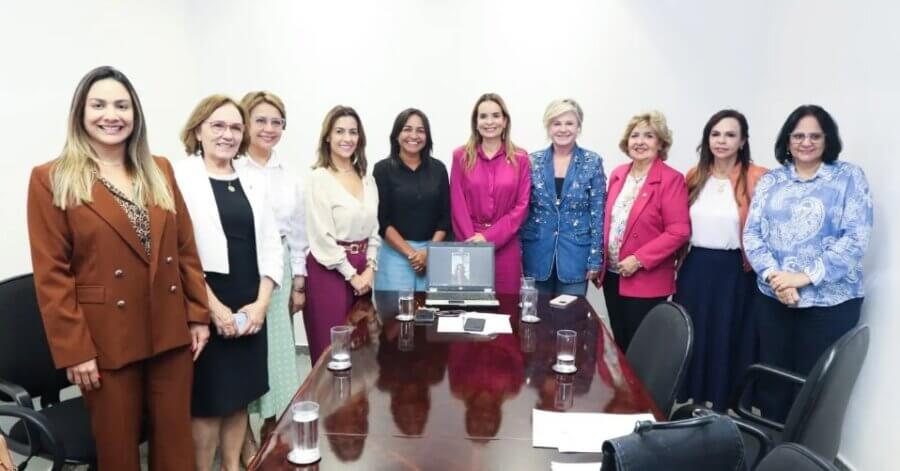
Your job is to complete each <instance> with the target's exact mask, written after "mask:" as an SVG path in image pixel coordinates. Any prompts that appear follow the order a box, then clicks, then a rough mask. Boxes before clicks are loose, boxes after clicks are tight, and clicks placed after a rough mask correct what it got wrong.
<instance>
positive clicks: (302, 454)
mask: <svg viewBox="0 0 900 471" xmlns="http://www.w3.org/2000/svg"><path fill="white" fill-rule="evenodd" d="M291 419H292V420H291V426H292V428H293V432H292V433H291V451H290V452H289V453H288V456H287V459H288V461H290V462H291V463H294V464H309V463H313V462H315V461H318V460H319V404H317V403H315V402H313V401H302V402H298V403H296V404H294V405H292V406H291Z"/></svg>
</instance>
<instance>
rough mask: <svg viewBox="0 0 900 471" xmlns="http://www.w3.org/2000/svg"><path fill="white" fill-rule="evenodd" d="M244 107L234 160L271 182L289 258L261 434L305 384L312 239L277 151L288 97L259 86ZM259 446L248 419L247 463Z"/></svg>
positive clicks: (273, 331) (271, 336) (261, 407)
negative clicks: (302, 355) (298, 319)
mask: <svg viewBox="0 0 900 471" xmlns="http://www.w3.org/2000/svg"><path fill="white" fill-rule="evenodd" d="M241 108H243V109H244V113H245V119H244V120H245V122H246V123H247V131H248V134H249V139H250V145H249V146H248V147H247V152H246V155H245V157H244V158H241V159H237V160H235V162H234V165H235V166H236V167H238V168H241V169H242V170H243V171H245V172H247V173H252V174H255V175H258V176H259V178H260V179H262V180H263V181H265V184H266V189H267V190H268V192H269V203H270V204H271V206H272V212H273V213H274V214H275V221H276V223H277V225H278V230H279V233H280V235H281V246H282V254H283V260H284V273H283V275H282V276H281V279H280V284H279V286H280V288H279V289H277V290H275V291H274V292H273V293H272V300H271V302H269V309H268V311H267V313H266V335H267V340H268V346H269V348H268V355H267V357H268V370H269V392H267V393H266V394H264V395H263V396H262V397H261V398H259V400H257V401H254V402H252V403H251V404H250V408H249V409H250V412H251V413H253V412H257V413H259V415H260V417H262V418H263V419H264V422H263V426H262V429H261V431H260V436H261V437H265V436H266V435H268V433H269V432H270V431H271V430H272V428H273V427H274V426H275V416H276V415H278V414H279V413H281V412H282V411H283V410H285V409H286V408H287V406H288V404H289V403H290V402H291V398H292V397H293V396H294V393H296V392H297V388H299V387H300V379H299V378H298V377H297V357H296V354H295V352H294V335H293V332H294V329H293V328H292V325H291V317H292V315H293V314H294V313H295V312H297V311H299V310H300V309H302V308H303V305H304V303H305V301H306V294H305V288H306V286H305V285H306V253H307V252H308V249H309V244H308V243H307V241H306V216H305V211H304V208H303V193H302V190H301V185H300V182H299V181H298V179H297V178H296V176H295V173H294V172H293V171H292V169H291V168H290V167H289V166H288V164H287V162H286V161H285V160H286V159H284V158H282V156H281V155H279V154H277V153H276V152H275V146H276V145H278V143H279V141H281V135H282V133H283V132H284V130H285V128H286V127H287V126H286V124H287V114H286V112H285V107H284V102H283V101H281V98H279V97H278V96H277V95H275V94H273V93H270V92H266V91H255V92H250V93H248V94H246V95H244V98H243V99H242V100H241ZM256 448H257V447H256V443H255V442H254V441H253V434H252V433H251V432H250V429H249V423H248V429H247V441H246V442H245V443H244V449H243V451H242V453H241V460H242V461H243V462H244V463H245V467H246V463H249V460H250V457H252V455H253V454H254V453H255V452H256Z"/></svg>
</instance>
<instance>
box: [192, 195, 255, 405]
mask: <svg viewBox="0 0 900 471" xmlns="http://www.w3.org/2000/svg"><path fill="white" fill-rule="evenodd" d="M210 182H211V184H212V188H213V194H214V195H215V198H216V205H217V206H218V209H219V218H220V220H221V221H222V228H223V229H224V231H225V237H226V239H227V241H228V274H222V273H212V272H206V283H207V284H208V285H209V287H210V289H212V292H213V293H214V294H215V295H216V297H217V298H219V301H221V302H222V304H224V305H226V306H228V308H229V309H231V311H232V312H237V311H238V310H239V309H240V308H242V307H244V306H246V305H247V304H250V303H252V302H253V301H255V300H256V296H257V293H258V290H259V281H260V276H259V268H258V266H257V261H256V236H255V232H254V225H253V224H254V221H253V210H252V209H251V207H250V203H249V201H247V197H246V195H245V194H244V191H243V189H242V188H241V186H240V182H239V181H238V180H232V181H230V182H227V181H221V180H213V179H210ZM229 185H230V186H231V187H232V188H234V191H231V190H229V189H228V188H229ZM267 354H268V352H267V345H266V329H265V328H263V329H262V330H260V331H259V333H257V334H254V335H247V336H243V337H237V338H231V339H226V338H223V337H220V336H219V335H218V334H217V333H216V329H215V326H213V325H210V338H209V343H208V344H207V345H206V349H205V350H204V351H203V353H201V354H200V358H198V359H197V362H196V363H195V365H194V388H193V395H192V402H191V414H192V415H193V416H194V417H222V416H225V415H229V414H231V413H233V412H237V411H239V410H241V409H244V408H246V407H247V405H248V404H250V402H252V401H254V400H255V399H257V398H259V397H260V396H262V395H263V394H265V393H266V391H268V390H269V375H268V371H267V367H266V356H267Z"/></svg>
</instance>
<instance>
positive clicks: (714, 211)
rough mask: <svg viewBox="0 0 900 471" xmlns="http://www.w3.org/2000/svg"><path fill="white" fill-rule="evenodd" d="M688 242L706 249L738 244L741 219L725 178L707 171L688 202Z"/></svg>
mask: <svg viewBox="0 0 900 471" xmlns="http://www.w3.org/2000/svg"><path fill="white" fill-rule="evenodd" d="M691 228H692V230H691V245H692V246H694V247H703V248H707V249H719V250H734V249H740V248H741V220H740V216H739V215H738V205H737V201H735V199H734V188H733V187H732V186H731V180H729V179H728V178H724V179H719V178H716V177H713V176H712V175H710V177H709V179H708V180H707V181H706V184H705V185H703V188H702V189H701V190H700V195H699V196H697V200H696V201H694V204H693V205H691Z"/></svg>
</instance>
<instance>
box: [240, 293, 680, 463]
mask: <svg viewBox="0 0 900 471" xmlns="http://www.w3.org/2000/svg"><path fill="white" fill-rule="evenodd" d="M373 298H374V299H372V300H370V299H363V300H360V301H359V302H357V303H356V305H354V306H353V308H352V309H351V312H350V313H348V319H347V322H348V323H350V324H352V325H354V326H355V329H354V333H353V345H354V346H353V351H352V356H351V361H352V363H353V366H352V368H351V369H350V371H349V372H348V373H345V374H335V373H333V372H331V371H329V370H328V369H327V368H326V366H325V365H326V363H327V360H328V358H329V352H328V351H326V352H325V353H324V354H323V355H322V358H320V359H319V361H318V362H317V363H316V365H315V366H314V367H313V369H312V371H311V372H310V373H309V376H308V377H307V378H306V381H305V382H304V383H303V385H302V386H301V387H300V389H299V390H298V391H297V394H295V395H294V398H293V401H292V402H298V401H304V400H311V401H316V402H318V403H319V407H320V409H319V450H320V452H321V454H322V459H321V460H320V461H319V462H317V463H315V464H313V465H309V466H302V467H301V466H297V465H294V464H292V463H290V462H289V461H287V458H286V455H287V453H288V451H289V450H290V446H291V418H290V414H282V416H281V418H280V419H279V421H278V424H277V426H276V428H275V431H274V432H273V433H272V435H271V436H270V437H269V439H268V440H266V441H265V442H264V443H263V444H262V446H261V448H260V452H259V454H258V455H257V457H256V459H254V460H253V462H252V463H251V464H250V469H251V470H296V469H303V470H323V471H326V470H333V469H341V470H344V469H346V470H367V471H376V470H530V469H535V470H547V469H550V461H551V460H553V461H564V462H575V461H600V455H599V454H582V453H578V454H562V453H559V452H558V451H557V450H555V449H543V448H533V447H532V446H531V428H532V425H531V411H532V409H533V408H537V409H542V410H553V411H573V412H610V413H623V414H630V413H641V412H651V413H653V414H654V415H655V416H656V418H657V419H662V415H661V414H660V412H659V410H658V409H657V407H656V406H655V405H654V404H653V400H652V399H651V398H650V396H649V395H648V394H647V392H646V391H645V390H644V387H643V386H642V385H641V383H640V381H639V380H638V379H637V378H636V377H635V376H634V374H633V373H632V371H631V369H630V368H629V366H628V364H627V362H626V359H625V355H624V354H622V352H621V351H619V349H618V348H617V347H616V345H615V343H614V342H613V339H612V336H611V335H610V334H609V332H608V331H607V330H606V328H605V327H603V324H602V322H600V319H599V317H598V316H597V315H596V313H595V312H594V310H593V309H592V308H591V306H590V304H588V302H587V300H585V299H583V298H581V299H578V300H577V301H575V302H573V303H572V304H570V305H569V306H567V307H566V308H564V309H558V308H553V307H550V305H549V304H548V301H549V300H550V297H549V296H541V298H540V300H539V313H540V317H541V322H540V323H537V324H525V323H520V322H519V312H518V311H519V308H518V296H502V297H501V298H500V309H499V310H498V312H500V313H504V314H510V315H511V317H510V322H511V324H512V328H513V335H508V334H507V335H498V336H496V337H495V338H492V339H491V338H479V337H475V336H471V335H461V334H445V333H438V332H437V324H436V323H435V324H430V325H415V326H413V324H411V323H401V322H398V321H397V320H395V319H394V316H395V315H396V313H397V293H395V292H376V293H375V295H374V296H373ZM417 301H418V303H419V304H420V305H421V304H422V302H423V301H424V299H423V297H422V295H421V294H420V295H418V296H417ZM560 329H571V330H575V331H576V332H577V333H578V347H577V348H578V350H577V355H576V364H577V366H578V372H577V373H576V374H574V375H558V374H556V373H554V372H553V371H552V370H551V369H550V367H551V365H552V364H553V363H554V362H555V360H556V331H557V330H560Z"/></svg>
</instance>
